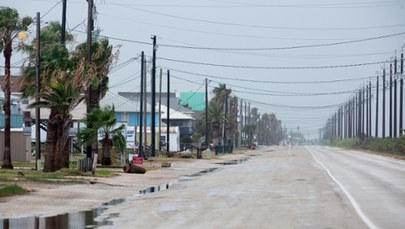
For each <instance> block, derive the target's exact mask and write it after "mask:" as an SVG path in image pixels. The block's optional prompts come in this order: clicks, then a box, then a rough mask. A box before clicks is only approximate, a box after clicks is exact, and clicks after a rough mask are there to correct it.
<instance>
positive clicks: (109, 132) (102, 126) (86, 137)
mask: <svg viewBox="0 0 405 229" xmlns="http://www.w3.org/2000/svg"><path fill="white" fill-rule="evenodd" d="M83 122H84V123H85V124H86V126H87V127H86V128H85V129H83V130H81V131H80V132H79V133H78V135H77V137H78V139H79V141H80V142H81V143H82V144H89V143H91V142H94V141H95V142H97V135H95V134H94V133H97V132H98V130H101V134H102V135H103V137H102V139H101V148H102V152H103V153H102V158H101V164H102V165H111V157H110V151H111V148H112V147H115V148H117V149H119V150H120V151H123V150H125V147H126V140H125V136H124V135H123V134H122V131H123V130H124V129H125V125H124V124H121V125H120V126H119V127H117V128H115V126H116V125H117V119H116V118H115V109H114V107H110V106H106V107H104V108H98V107H95V108H93V109H92V110H91V112H90V113H88V114H86V117H85V118H84V120H83Z"/></svg>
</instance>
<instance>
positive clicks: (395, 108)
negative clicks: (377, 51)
mask: <svg viewBox="0 0 405 229" xmlns="http://www.w3.org/2000/svg"><path fill="white" fill-rule="evenodd" d="M397 132H398V131H397V57H395V59H394V138H396V137H397Z"/></svg>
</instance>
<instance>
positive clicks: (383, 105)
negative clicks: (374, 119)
mask: <svg viewBox="0 0 405 229" xmlns="http://www.w3.org/2000/svg"><path fill="white" fill-rule="evenodd" d="M382 87H383V93H382V96H383V97H382V137H383V138H385V94H386V93H385V68H384V69H383V83H382Z"/></svg>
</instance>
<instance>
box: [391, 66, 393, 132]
mask: <svg viewBox="0 0 405 229" xmlns="http://www.w3.org/2000/svg"><path fill="white" fill-rule="evenodd" d="M392 131H393V129H392V64H390V138H392Z"/></svg>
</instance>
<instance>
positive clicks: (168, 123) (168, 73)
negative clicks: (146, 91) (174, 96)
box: [166, 70, 170, 153]
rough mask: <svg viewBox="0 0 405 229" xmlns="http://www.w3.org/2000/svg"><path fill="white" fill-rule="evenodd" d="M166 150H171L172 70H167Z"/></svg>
mask: <svg viewBox="0 0 405 229" xmlns="http://www.w3.org/2000/svg"><path fill="white" fill-rule="evenodd" d="M166 113H167V114H166V116H167V117H166V120H167V121H166V126H167V129H166V152H167V153H169V152H170V148H169V147H170V70H167V111H166Z"/></svg>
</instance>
